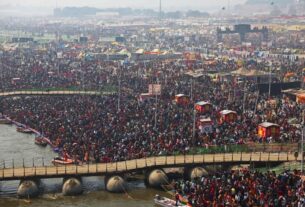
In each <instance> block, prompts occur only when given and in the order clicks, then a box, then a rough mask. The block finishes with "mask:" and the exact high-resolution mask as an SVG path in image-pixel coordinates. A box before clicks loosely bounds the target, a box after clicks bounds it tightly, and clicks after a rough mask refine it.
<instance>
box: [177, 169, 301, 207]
mask: <svg viewBox="0 0 305 207" xmlns="http://www.w3.org/2000/svg"><path fill="white" fill-rule="evenodd" d="M174 186H175V190H176V192H177V193H180V194H181V195H184V196H186V197H187V198H188V201H189V203H190V204H191V205H192V206H193V207H202V206H213V207H214V206H215V207H216V206H217V207H233V206H264V207H265V206H269V207H287V206H288V207H302V206H305V194H304V189H305V188H304V180H303V179H302V178H301V176H300V173H299V172H297V171H294V172H289V171H286V172H284V173H282V174H279V175H276V174H275V173H274V172H267V173H261V172H256V171H255V172H252V171H248V170H239V171H228V172H217V173H216V174H215V175H210V176H203V177H201V178H200V179H198V180H194V181H178V182H175V183H174Z"/></svg>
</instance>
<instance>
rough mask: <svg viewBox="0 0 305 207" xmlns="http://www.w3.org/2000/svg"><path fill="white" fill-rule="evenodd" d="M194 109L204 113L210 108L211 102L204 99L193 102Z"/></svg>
mask: <svg viewBox="0 0 305 207" xmlns="http://www.w3.org/2000/svg"><path fill="white" fill-rule="evenodd" d="M195 109H196V111H197V112H199V113H206V112H209V111H211V110H212V104H210V103H209V102H206V101H200V102H197V103H196V104H195Z"/></svg>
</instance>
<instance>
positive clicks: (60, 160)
mask: <svg viewBox="0 0 305 207" xmlns="http://www.w3.org/2000/svg"><path fill="white" fill-rule="evenodd" d="M52 163H53V165H71V164H76V162H75V161H74V160H72V159H70V158H67V159H65V158H63V157H55V158H54V159H53V160H52Z"/></svg>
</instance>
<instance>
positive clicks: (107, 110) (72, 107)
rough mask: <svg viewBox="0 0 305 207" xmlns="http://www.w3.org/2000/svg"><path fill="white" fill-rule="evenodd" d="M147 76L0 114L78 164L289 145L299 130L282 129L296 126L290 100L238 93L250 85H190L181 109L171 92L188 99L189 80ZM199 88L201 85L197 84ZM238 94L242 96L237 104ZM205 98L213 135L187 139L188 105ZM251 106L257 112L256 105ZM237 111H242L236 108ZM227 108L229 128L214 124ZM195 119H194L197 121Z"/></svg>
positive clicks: (32, 100) (31, 99)
mask: <svg viewBox="0 0 305 207" xmlns="http://www.w3.org/2000/svg"><path fill="white" fill-rule="evenodd" d="M171 72H172V71H171V70H169V71H168V72H167V74H168V76H167V77H166V79H165V77H164V76H162V77H158V80H157V78H156V77H153V78H151V79H149V80H147V79H143V78H142V77H132V76H131V73H130V72H125V73H122V77H121V78H122V85H123V87H124V88H128V89H129V90H123V91H122V93H121V95H120V106H119V110H118V98H119V97H118V94H116V95H109V96H21V97H14V98H4V99H2V100H1V106H2V112H3V113H4V114H5V115H7V116H9V117H10V118H12V119H13V120H15V121H17V122H20V123H23V124H25V125H27V126H29V127H31V128H34V129H36V130H38V131H40V132H41V133H42V134H43V135H44V136H46V137H48V138H49V139H50V140H51V142H52V143H53V145H54V146H55V147H57V148H59V149H61V154H62V155H63V154H68V155H70V156H71V158H72V159H75V160H80V161H82V162H86V161H90V160H92V161H93V160H94V161H97V162H110V161H121V160H129V159H134V158H141V157H148V156H154V155H165V154H168V155H169V154H175V153H188V152H189V151H190V148H191V147H193V146H196V147H208V146H211V145H217V146H224V145H230V144H232V145H242V144H244V143H249V142H250V143H253V142H255V143H262V142H264V143H275V142H281V143H296V142H298V140H299V139H300V138H301V132H300V129H298V128H297V127H296V126H294V125H291V124H289V123H288V121H289V119H291V118H296V119H297V121H298V122H300V121H301V114H302V113H301V108H300V106H299V105H297V104H296V103H295V102H293V101H291V100H289V99H287V98H285V97H282V96H279V97H275V99H276V100H277V101H276V103H277V104H276V105H275V106H274V105H272V104H269V101H268V97H266V96H264V95H261V96H255V93H249V94H245V93H241V94H239V95H236V97H235V98H234V97H232V96H233V95H232V94H233V90H236V91H240V90H242V89H245V88H246V90H247V91H251V90H252V89H251V88H252V87H253V85H252V83H251V82H249V83H248V84H247V85H235V84H234V83H219V82H213V81H211V80H210V79H209V78H208V77H205V78H203V79H201V80H196V83H195V84H194V85H193V89H192V92H193V97H194V100H193V101H192V102H191V103H190V104H189V105H186V106H181V105H178V104H176V103H175V102H174V101H173V98H174V95H175V94H177V93H185V94H189V91H190V83H191V81H190V80H189V79H188V78H187V77H185V76H183V73H181V74H179V73H178V75H177V74H175V73H174V74H173V75H171ZM156 81H158V82H160V83H161V84H162V95H161V96H159V97H158V99H157V104H156V99H155V97H152V98H150V99H147V100H144V101H140V100H139V99H138V95H139V94H140V92H143V90H145V88H148V84H149V83H150V82H156ZM203 83H204V84H203ZM243 96H245V98H243ZM201 100H207V101H209V102H210V103H211V104H212V105H213V109H212V110H211V111H210V112H209V113H207V114H205V116H208V117H210V118H211V120H212V132H211V133H205V132H202V131H201V130H199V128H198V126H196V128H195V137H194V139H193V119H194V117H193V103H196V102H197V101H201ZM255 102H257V107H254V106H255ZM243 105H244V107H243ZM224 109H230V110H234V111H236V112H237V114H238V118H237V120H235V121H234V122H232V123H226V122H224V123H219V112H220V111H221V110H224ZM199 118H200V115H199V114H198V115H196V119H199ZM264 121H272V122H274V123H277V124H279V125H280V127H281V135H280V136H279V137H267V138H266V139H262V138H261V137H259V136H258V135H257V127H258V124H259V123H261V122H264Z"/></svg>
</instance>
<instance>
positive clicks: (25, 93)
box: [0, 90, 116, 96]
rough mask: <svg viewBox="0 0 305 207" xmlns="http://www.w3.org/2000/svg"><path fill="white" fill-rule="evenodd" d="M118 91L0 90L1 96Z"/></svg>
mask: <svg viewBox="0 0 305 207" xmlns="http://www.w3.org/2000/svg"><path fill="white" fill-rule="evenodd" d="M113 94H116V92H105V91H86V90H83V91H82V90H80V91H69V90H62V91H47V90H46V91H43V90H41V91H31V90H29V91H22V90H21V91H5V92H0V96H19V95H95V96H100V95H113Z"/></svg>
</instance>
